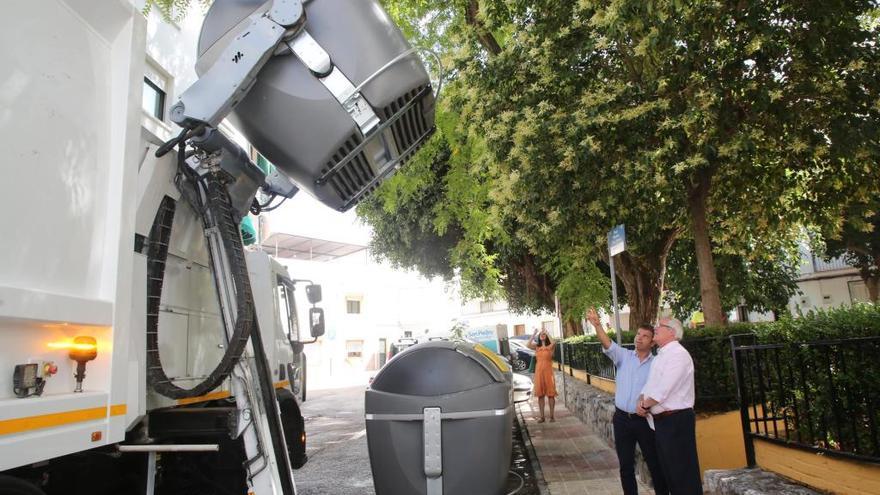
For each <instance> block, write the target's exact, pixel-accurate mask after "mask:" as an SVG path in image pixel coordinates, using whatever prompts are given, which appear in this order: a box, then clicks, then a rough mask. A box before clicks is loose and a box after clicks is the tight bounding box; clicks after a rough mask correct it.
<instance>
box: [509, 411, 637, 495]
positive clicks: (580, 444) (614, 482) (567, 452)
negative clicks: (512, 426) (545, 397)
mask: <svg viewBox="0 0 880 495" xmlns="http://www.w3.org/2000/svg"><path fill="white" fill-rule="evenodd" d="M559 399H560V400H557V401H556V422H555V423H550V422H549V407H548V410H547V418H548V422H546V423H537V422H536V418H538V417H540V412H539V409H538V399H537V398H534V397H533V398H532V399H531V400H530V401H529V402H525V403H522V404H520V405H519V407H520V411H521V413H522V416H523V418H525V426H526V430H527V431H528V435H529V437H530V438H531V442H532V445H533V446H534V449H535V453H536V454H537V456H538V462H539V464H540V468H541V471H543V475H544V481H546V482H547V488H548V490H549V493H550V495H618V494H620V493H623V490H622V489H621V488H620V474H619V472H618V469H619V467H618V464H617V454H616V453H615V452H614V448H613V447H611V446H609V445H608V444H607V443H605V441H604V440H602V438H601V437H599V435H597V434H595V433H594V432H593V431H592V430H591V429H590V428H589V427H588V426H587V425H585V424H584V423H582V422H581V421H580V420H579V419H578V418H577V417H575V416H573V415H572V414H571V413H569V412H568V409H566V408H565V405H563V404H562V400H561V397H560V398H559ZM539 477H540V475H539ZM653 493H654V490H652V489H650V488H649V487H648V486H646V485H644V484H642V483H639V494H653Z"/></svg>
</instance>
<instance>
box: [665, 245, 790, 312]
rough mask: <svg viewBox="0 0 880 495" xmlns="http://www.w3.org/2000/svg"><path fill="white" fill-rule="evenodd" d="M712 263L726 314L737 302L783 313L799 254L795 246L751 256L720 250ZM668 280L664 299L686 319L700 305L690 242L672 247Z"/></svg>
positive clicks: (754, 309)
mask: <svg viewBox="0 0 880 495" xmlns="http://www.w3.org/2000/svg"><path fill="white" fill-rule="evenodd" d="M683 241H686V240H683ZM715 265H716V267H717V268H718V275H719V276H718V282H719V286H720V289H721V307H722V310H723V311H724V312H725V314H726V313H729V312H730V311H731V310H733V309H735V308H737V307H739V306H744V307H745V308H746V309H747V310H749V311H756V312H775V313H783V314H784V313H785V312H786V306H787V305H788V301H789V298H790V297H791V296H792V295H793V294H795V293H797V277H798V276H799V274H800V270H799V269H800V266H799V265H800V256H799V254H798V252H797V249H796V246H792V247H791V248H790V249H788V250H780V251H779V252H778V253H776V255H775V256H767V257H757V258H751V259H750V258H748V257H746V256H743V255H739V254H719V255H717V256H716V257H715ZM667 283H668V287H669V291H670V292H669V294H668V296H667V298H666V301H667V302H668V303H669V305H670V306H671V307H672V310H673V311H674V312H675V314H676V315H677V316H678V317H679V318H681V319H685V318H687V317H689V316H690V315H691V314H692V313H693V312H694V311H698V310H699V309H700V307H701V306H700V291H699V286H700V285H699V273H698V271H697V264H696V260H695V259H694V250H693V247H692V246H691V245H690V243H688V242H680V243H678V244H677V245H676V246H675V248H674V249H673V251H672V254H671V255H670V257H669V273H668V277H667Z"/></svg>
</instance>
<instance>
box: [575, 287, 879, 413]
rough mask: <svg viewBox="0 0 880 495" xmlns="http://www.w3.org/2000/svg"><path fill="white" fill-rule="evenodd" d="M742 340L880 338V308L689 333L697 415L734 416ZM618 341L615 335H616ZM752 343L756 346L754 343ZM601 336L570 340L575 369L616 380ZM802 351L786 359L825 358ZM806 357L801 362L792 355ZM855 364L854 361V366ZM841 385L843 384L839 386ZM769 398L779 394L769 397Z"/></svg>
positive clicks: (810, 389) (627, 338) (813, 387)
mask: <svg viewBox="0 0 880 495" xmlns="http://www.w3.org/2000/svg"><path fill="white" fill-rule="evenodd" d="M740 334H745V335H748V334H752V335H754V337H751V338H748V337H744V338H743V339H742V340H740V341H738V343H740V344H748V343H754V342H755V341H757V342H759V343H765V344H769V343H795V342H798V343H799V342H813V341H818V340H829V339H847V338H855V337H870V336H880V305H874V304H857V305H854V306H846V307H840V308H835V309H829V310H820V311H811V312H809V313H807V314H804V315H801V316H798V317H790V316H786V317H784V318H782V319H780V320H779V321H774V322H763V323H735V324H731V325H728V326H726V327H702V328H697V329H686V330H685V337H684V339H683V340H682V345H684V346H685V347H686V348H687V349H688V351H689V352H690V353H691V356H692V357H693V359H694V366H695V368H696V376H695V382H696V388H697V409H698V410H700V411H704V412H705V411H721V410H731V409H735V408H736V407H737V401H736V379H735V376H734V369H733V357H732V355H731V350H730V336H731V335H740ZM610 336H612V338H614V337H613V332H612V333H611V334H610ZM622 337H623V342H624V343H632V341H633V338H634V337H635V334H634V333H633V332H624V333H623V336H622ZM750 341H751V342H750ZM596 342H598V338H597V337H596V336H583V335H579V336H577V337H571V338H568V339H566V340H565V343H567V344H571V345H568V346H566V347H567V348H568V349H570V352H569V358H567V359H566V361H569V360H570V359H571V358H573V364H574V366H575V367H576V368H578V369H586V370H587V371H588V372H593V373H594V374H597V375H599V376H606V375H611V376H613V368H612V369H611V370H610V371H609V369H608V365H609V363H610V361H609V360H608V359H607V358H605V357H604V356H602V355H601V352H600V349H599V347H598V346H597V345H595V344H592V345H591V343H596ZM799 349H802V348H801V346H796V347H792V349H791V350H790V351H788V352H786V353H785V354H786V355H785V357H784V359H785V360H793V359H798V358H801V359H802V358H806V359H807V360H808V362H810V361H813V362H817V361H814V360H816V359H818V358H819V356H818V355H817V354H816V352H818V351H814V350H808V349H803V350H799ZM798 352H800V353H801V354H802V355H801V356H795V355H793V354H792V353H798ZM854 361H855V360H853V362H854ZM859 364H860V365H861V366H859V367H852V368H851V369H850V370H848V371H850V373H847V376H840V377H839V378H836V379H835V384H836V385H838V386H844V387H845V386H847V385H850V384H851V383H856V382H854V380H856V377H855V376H849V375H850V374H852V373H855V372H856V371H858V372H859V373H860V374H863V373H864V372H865V370H864V367H863V366H865V364H863V363H862V362H861V360H859ZM872 366H873V369H872V370H870V373H872V374H873V375H874V376H880V364H873V365H872ZM838 380H840V383H839V384H838V383H836V382H837V381H838ZM809 381H810V383H808V384H807V393H808V395H812V397H814V400H816V401H817V402H818V403H817V405H819V404H821V403H822V402H823V399H821V398H820V397H821V396H822V395H823V391H824V390H825V389H826V386H825V385H823V384H821V383H812V380H809ZM773 388H774V389H775V388H776V387H773ZM768 394H769V395H775V392H770V391H768ZM778 401H779V402H780V403H781V402H784V398H782V397H778Z"/></svg>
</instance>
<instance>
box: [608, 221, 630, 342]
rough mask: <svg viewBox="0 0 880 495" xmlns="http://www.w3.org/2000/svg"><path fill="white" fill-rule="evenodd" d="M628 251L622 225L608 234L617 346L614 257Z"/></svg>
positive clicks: (618, 336)
mask: <svg viewBox="0 0 880 495" xmlns="http://www.w3.org/2000/svg"><path fill="white" fill-rule="evenodd" d="M624 251H626V229H625V227H624V225H623V224H620V225H618V226H616V227H614V228H613V229H611V230H610V231H609V232H608V265H609V266H610V267H611V304H612V305H613V306H614V324H615V326H614V332H615V333H617V344H618V345H620V344H621V333H623V332H621V331H620V311H619V310H618V308H617V276H616V275H615V273H614V256H615V255H618V254H620V253H622V252H624Z"/></svg>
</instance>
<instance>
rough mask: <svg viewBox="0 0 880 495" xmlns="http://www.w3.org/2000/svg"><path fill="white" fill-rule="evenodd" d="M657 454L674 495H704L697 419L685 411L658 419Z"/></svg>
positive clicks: (691, 410)
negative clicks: (698, 454)
mask: <svg viewBox="0 0 880 495" xmlns="http://www.w3.org/2000/svg"><path fill="white" fill-rule="evenodd" d="M654 428H655V429H656V431H657V435H656V438H657V453H658V455H659V456H660V466H661V467H662V468H663V474H664V475H665V476H666V481H667V484H668V485H669V493H671V494H672V495H702V493H703V483H702V480H701V479H700V463H699V461H698V460H697V436H696V430H695V428H696V416H695V415H694V410H693V409H684V410H681V411H678V412H675V413H673V414H670V415H668V416H663V417H659V418H658V417H655V418H654Z"/></svg>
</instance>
